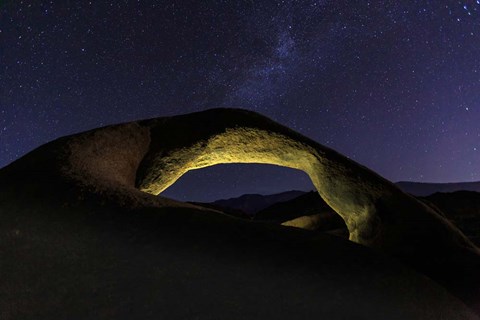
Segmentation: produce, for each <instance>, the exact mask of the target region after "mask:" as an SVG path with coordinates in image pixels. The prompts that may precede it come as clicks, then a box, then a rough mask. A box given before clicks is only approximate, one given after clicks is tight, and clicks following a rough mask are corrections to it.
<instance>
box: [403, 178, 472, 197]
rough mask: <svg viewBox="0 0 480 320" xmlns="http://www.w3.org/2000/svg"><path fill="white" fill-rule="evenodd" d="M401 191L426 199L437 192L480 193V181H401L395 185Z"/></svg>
mask: <svg viewBox="0 0 480 320" xmlns="http://www.w3.org/2000/svg"><path fill="white" fill-rule="evenodd" d="M395 184H396V185H397V186H398V187H399V188H400V189H402V190H403V191H405V192H408V193H410V194H413V195H414V196H420V197H425V196H428V195H431V194H434V193H436V192H443V193H445V192H455V191H476V192H480V181H477V182H453V183H424V182H410V181H400V182H397V183H395Z"/></svg>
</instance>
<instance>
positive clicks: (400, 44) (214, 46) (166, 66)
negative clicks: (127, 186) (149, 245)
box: [0, 0, 480, 201]
mask: <svg viewBox="0 0 480 320" xmlns="http://www.w3.org/2000/svg"><path fill="white" fill-rule="evenodd" d="M478 2H479V1H476V0H471V1H443V0H435V1H338V0H335V1H333V0H332V1H327V0H324V1H188V0H186V1H172V2H168V1H112V2H110V1H92V2H88V1H6V2H2V3H3V4H1V8H0V31H1V32H0V167H2V166H4V165H7V164H8V163H10V162H12V161H14V160H15V159H17V158H18V157H20V156H22V155H23V154H25V153H26V152H28V151H30V150H32V149H34V148H35V147H37V146H39V145H41V144H43V143H45V142H48V141H50V140H52V139H55V138H57V137H60V136H63V135H66V134H71V133H75V132H79V131H83V130H87V129H91V128H95V127H98V126H103V125H107V124H113V123H118V122H125V121H132V120H138V119H143V118H150V117H158V116H166V115H173V114H179V113H187V112H192V111H198V110H204V109H208V108H212V107H219V106H228V107H241V108H245V109H251V110H254V111H257V112H260V113H262V114H264V115H267V116H269V117H271V118H273V119H274V120H276V121H278V122H280V123H282V124H285V125H287V126H289V127H291V128H293V129H295V130H297V131H299V132H301V133H303V134H305V135H307V136H309V137H311V138H313V139H314V140H317V141H318V142H320V143H322V144H325V145H328V146H329V147H332V148H334V149H336V150H338V151H340V152H341V153H343V154H345V155H347V156H348V157H350V158H352V159H354V160H356V161H357V162H360V163H361V164H364V165H366V166H368V167H370V168H372V169H373V170H375V171H377V172H378V173H380V174H381V175H383V176H384V177H386V178H388V179H390V180H393V181H398V180H413V181H433V182H449V181H476V180H480V109H479V108H480V4H479V3H478ZM310 188H312V186H311V183H310V181H309V180H308V178H307V176H306V175H305V174H303V173H301V172H296V171H294V170H291V169H287V168H278V167H273V166H265V165H221V166H216V167H212V168H207V169H202V170H197V171H195V172H190V173H188V174H187V175H185V176H184V177H182V179H181V180H180V181H179V182H178V183H177V184H175V185H174V186H172V188H171V189H169V190H167V192H166V193H165V194H166V195H168V196H171V197H175V198H179V199H183V200H204V201H205V200H213V199H217V198H225V197H231V196H235V195H239V194H242V193H273V192H278V191H283V190H291V189H302V190H308V189H310Z"/></svg>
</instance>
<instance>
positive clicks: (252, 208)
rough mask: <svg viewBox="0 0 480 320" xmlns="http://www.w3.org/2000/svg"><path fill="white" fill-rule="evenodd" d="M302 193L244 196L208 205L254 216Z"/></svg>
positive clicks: (302, 192)
mask: <svg viewBox="0 0 480 320" xmlns="http://www.w3.org/2000/svg"><path fill="white" fill-rule="evenodd" d="M304 193H305V191H298V190H292V191H286V192H281V193H275V194H269V195H261V194H244V195H242V196H240V197H236V198H230V199H222V200H217V201H214V202H211V203H210V205H214V206H215V207H216V208H230V209H237V210H241V211H243V212H245V213H247V214H249V215H254V214H255V213H257V212H258V211H260V210H262V209H264V208H266V207H269V206H271V205H272V204H274V203H277V202H282V201H287V200H290V199H293V198H296V197H298V196H300V195H302V194H304ZM199 204H200V203H199ZM206 205H208V204H206Z"/></svg>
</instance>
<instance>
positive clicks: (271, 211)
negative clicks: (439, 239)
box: [195, 182, 480, 244]
mask: <svg viewBox="0 0 480 320" xmlns="http://www.w3.org/2000/svg"><path fill="white" fill-rule="evenodd" d="M397 185H398V186H399V187H400V188H401V189H403V190H404V191H406V192H409V193H411V194H413V195H414V196H416V197H417V198H418V199H419V200H421V201H423V202H425V203H426V204H427V205H429V206H430V207H432V208H434V209H435V210H437V212H439V213H440V214H442V215H445V216H446V217H447V218H448V219H449V220H450V221H452V222H453V223H454V224H455V225H457V226H458V227H459V228H460V229H461V230H462V231H463V232H464V233H465V234H466V235H467V236H468V237H469V238H470V239H472V240H473V241H474V242H475V243H477V244H480V192H475V191H480V182H466V183H417V182H399V183H397ZM472 190H473V191H472ZM195 204H197V205H201V206H204V207H208V208H212V209H216V210H219V211H223V212H224V213H226V214H229V215H233V216H236V217H238V218H244V219H253V220H256V221H265V222H271V223H278V224H283V225H286V226H293V227H300V228H303V229H309V230H317V231H322V232H328V233H332V234H336V235H339V236H343V237H348V231H347V229H346V226H345V224H344V222H343V220H342V219H341V218H340V216H339V215H338V214H336V213H335V212H334V211H333V210H332V209H331V208H330V207H329V206H328V205H327V204H326V203H325V201H323V199H322V198H321V197H320V196H319V195H318V193H317V192H316V191H310V192H304V191H298V190H295V191H287V192H282V193H278V194H271V195H260V194H246V195H243V196H240V197H237V198H231V199H224V200H218V201H215V202H212V203H195Z"/></svg>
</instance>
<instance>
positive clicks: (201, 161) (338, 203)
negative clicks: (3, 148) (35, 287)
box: [0, 109, 480, 318]
mask: <svg viewBox="0 0 480 320" xmlns="http://www.w3.org/2000/svg"><path fill="white" fill-rule="evenodd" d="M224 163H264V164H273V165H278V166H284V167H289V168H294V169H298V170H302V171H304V172H305V173H307V174H308V175H309V177H310V178H311V180H312V182H313V184H314V186H315V188H316V189H317V191H318V192H319V194H320V196H321V197H322V198H323V199H324V200H325V202H326V203H327V204H328V205H329V206H330V207H331V208H332V209H333V210H335V212H337V213H338V214H339V215H340V216H341V217H342V218H343V220H344V221H345V223H346V225H347V227H348V230H349V233H350V236H349V239H350V240H351V241H353V242H356V243H358V244H361V245H364V246H367V247H370V248H373V249H375V250H376V251H379V252H381V253H383V254H387V255H389V256H392V257H395V258H396V259H399V260H400V261H402V262H403V263H405V264H406V265H408V266H410V267H412V268H413V269H415V270H416V271H418V272H420V273H422V274H424V275H426V276H428V277H430V278H431V279H433V280H435V281H436V282H437V283H439V284H440V285H442V286H443V287H445V288H446V289H447V290H448V291H449V292H450V293H452V294H453V295H455V296H457V297H459V298H460V299H461V300H463V301H464V302H465V303H466V304H467V305H469V306H470V307H471V308H473V309H474V310H477V311H479V310H480V276H479V272H478V270H480V269H479V267H480V252H479V250H478V248H477V247H475V245H474V244H472V242H471V241H470V240H469V239H468V238H467V237H466V236H464V235H463V234H462V232H460V231H459V230H458V229H457V228H456V227H455V226H454V225H452V224H451V223H450V222H449V221H447V219H445V218H444V217H443V216H442V215H441V212H438V211H437V210H434V209H432V208H431V207H429V206H428V205H426V204H424V203H422V202H420V201H418V200H417V199H415V198H414V197H412V196H410V195H408V194H406V193H404V192H402V191H401V190H400V189H398V188H397V187H396V186H395V185H394V184H393V183H391V182H389V181H388V180H386V179H384V178H382V177H381V176H379V175H378V174H376V173H375V172H373V171H372V170H370V169H368V168H366V167H364V166H362V165H360V164H358V163H356V162H354V161H352V160H350V159H348V158H347V157H345V156H343V155H341V154H339V153H338V152H336V151H334V150H332V149H330V148H327V147H325V146H323V145H321V144H319V143H317V142H315V141H313V140H311V139H309V138H307V137H305V136H303V135H301V134H299V133H297V132H294V131H292V130H290V129H289V128H287V127H285V126H282V125H280V124H278V123H276V122H274V121H272V120H270V119H268V118H266V117H264V116H262V115H259V114H257V113H254V112H251V111H245V110H241V109H211V110H207V111H203V112H197V113H191V114H186V115H179V116H173V117H164V118H156V119H150V120H143V121H138V122H131V123H126V124H119V125H113V126H108V127H104V128H99V129H95V130H91V131H88V132H84V133H80V134H76V135H72V136H68V137H63V138H60V139H57V140H55V141H53V142H51V143H49V144H46V145H44V146H42V147H40V148H38V149H37V150H34V151H32V152H31V153H29V154H28V155H26V156H25V157H23V158H22V159H20V160H18V161H16V162H14V163H12V164H11V165H9V166H7V167H5V168H3V169H2V170H0V188H3V189H4V190H7V191H8V189H7V187H6V184H10V183H11V184H12V185H15V187H11V190H12V191H8V192H11V193H8V192H5V195H7V194H15V192H17V191H18V192H19V190H21V189H22V188H23V187H25V189H28V188H29V187H28V185H29V184H32V185H34V184H35V180H38V181H42V183H44V182H45V181H50V180H51V181H53V180H52V178H51V177H53V176H55V177H59V180H58V181H60V182H58V185H62V186H63V185H64V184H65V185H68V188H74V189H75V188H80V189H84V190H88V192H89V193H90V194H94V195H95V197H97V198H98V197H100V198H102V197H105V198H106V199H107V198H108V199H110V200H108V201H114V202H115V203H116V204H115V205H118V206H121V207H122V208H124V207H125V208H131V210H136V209H142V208H146V207H148V208H151V207H168V208H182V210H183V209H185V208H187V209H191V210H197V211H198V210H204V211H205V214H207V215H208V214H211V213H212V211H209V210H206V209H200V208H198V207H196V206H194V205H188V204H183V203H178V202H176V201H173V200H169V199H165V198H159V197H154V196H152V195H158V194H160V193H161V192H162V191H163V190H165V189H166V188H168V187H169V186H170V185H172V184H173V183H175V181H176V180H177V179H178V178H180V177H181V176H182V175H183V174H185V173H186V172H188V171H189V170H194V169H199V168H204V167H208V166H212V165H215V164H224ZM12 181H15V182H12ZM52 184H53V182H52ZM46 187H47V188H48V186H46ZM32 188H33V187H32ZM0 190H1V189H0ZM32 190H33V189H32ZM35 192H38V193H39V194H44V193H45V192H48V190H40V187H39V189H38V190H37V189H35ZM149 194H150V195H149ZM97 198H95V199H97ZM111 199H115V200H111ZM0 200H5V203H8V201H7V199H6V198H5V199H0ZM92 201H93V200H92ZM95 201H97V200H95ZM98 201H100V200H98ZM101 201H104V200H101ZM10 202H11V203H13V202H12V201H10ZM92 203H93V202H92ZM95 203H96V202H95ZM102 203H103V202H102ZM11 205H12V206H13V204H11ZM1 209H2V207H1V204H0V210H1ZM122 210H123V209H122ZM142 210H143V209H142ZM6 212H7V211H6V210H5V207H4V210H3V211H0V214H2V215H5V214H6ZM2 219H6V218H4V217H2ZM459 314H460V313H459ZM460 318H462V317H460Z"/></svg>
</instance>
